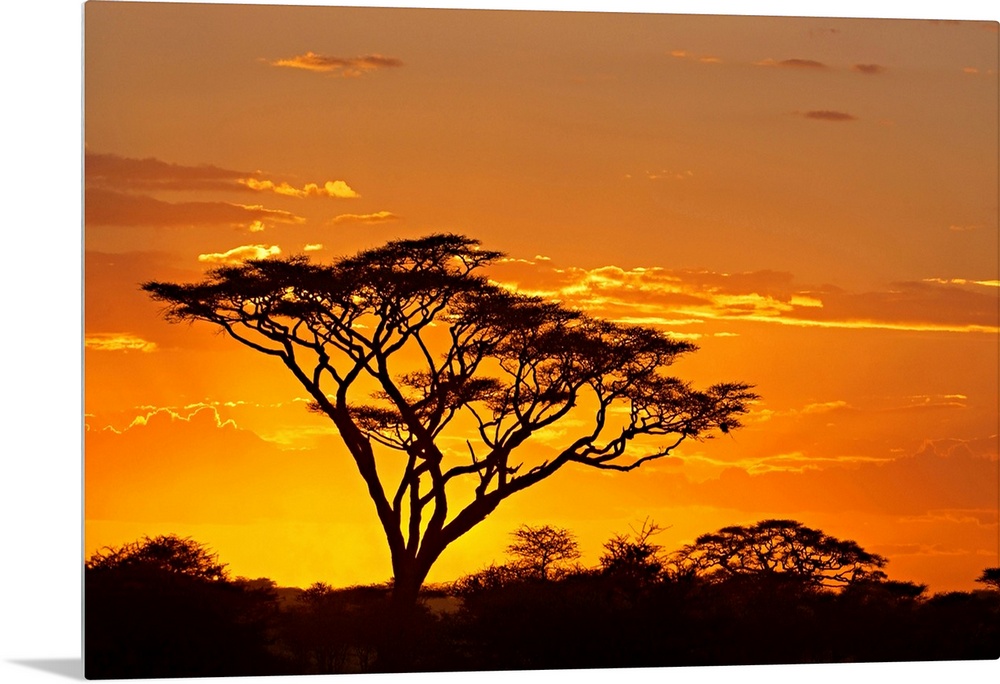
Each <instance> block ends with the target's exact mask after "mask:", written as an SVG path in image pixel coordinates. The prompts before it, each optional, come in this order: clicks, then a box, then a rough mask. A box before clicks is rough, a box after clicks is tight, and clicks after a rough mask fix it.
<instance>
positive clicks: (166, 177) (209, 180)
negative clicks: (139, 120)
mask: <svg viewBox="0 0 1000 684" xmlns="http://www.w3.org/2000/svg"><path fill="white" fill-rule="evenodd" d="M84 178H85V181H86V184H87V187H89V188H104V189H110V190H116V191H126V192H130V193H131V192H143V193H155V192H161V191H196V190H206V191H219V190H237V191H240V192H247V191H252V192H271V193H275V194H277V195H284V196H286V197H300V198H303V197H335V198H341V199H343V198H355V197H359V196H360V195H358V193H357V192H356V191H355V190H354V189H353V188H352V187H351V186H350V185H348V183H347V181H344V180H328V181H325V182H322V183H307V184H305V185H304V186H302V187H296V186H294V185H292V184H290V183H288V182H286V181H281V182H276V181H273V180H269V179H267V178H265V177H264V174H263V172H261V171H253V172H250V171H238V170H235V169H224V168H220V167H218V166H212V165H208V164H201V165H197V166H186V165H183V164H173V163H169V162H165V161H162V160H159V159H155V158H152V157H149V158H146V159H133V158H129V157H122V156H119V155H116V154H99V153H95V152H87V153H86V156H85V161H84Z"/></svg>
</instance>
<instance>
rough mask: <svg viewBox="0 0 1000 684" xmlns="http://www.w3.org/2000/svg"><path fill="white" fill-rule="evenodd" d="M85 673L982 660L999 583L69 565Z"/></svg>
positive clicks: (998, 645)
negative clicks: (81, 570)
mask: <svg viewBox="0 0 1000 684" xmlns="http://www.w3.org/2000/svg"><path fill="white" fill-rule="evenodd" d="M85 583H86V587H85V590H86V594H85V596H86V606H85V615H86V618H85V620H86V624H85V629H86V633H85V639H86V646H85V669H86V676H87V677H88V678H90V679H103V678H140V677H192V676H222V675H269V674H284V675H288V674H319V673H350V672H380V671H400V670H404V671H454V670H511V669H554V668H591V667H601V668H606V667H619V668H620V667H669V666H689V665H698V666H710V665H734V664H738V665H747V664H778V663H782V664H783V663H835V662H871V661H914V660H953V659H960V660H974V659H996V658H998V657H1000V591H997V590H995V589H992V588H990V589H984V590H978V591H974V592H952V593H946V594H937V595H933V596H927V595H926V594H925V592H924V590H923V587H920V586H917V585H913V584H910V583H905V582H892V581H886V580H878V581H859V582H855V583H852V584H850V585H849V586H846V587H844V588H841V589H837V590H831V589H826V588H824V587H822V586H817V585H816V584H814V583H810V582H805V581H802V580H801V579H797V578H790V577H786V576H781V575H769V576H768V575H760V576H743V577H731V578H728V579H722V580H720V579H718V578H715V579H711V580H709V579H705V578H700V577H686V578H669V577H666V576H663V575H655V576H651V575H642V574H639V575H637V574H635V573H628V572H609V571H607V569H602V570H581V569H577V570H573V571H566V572H563V573H560V574H559V575H557V576H556V577H554V578H553V577H549V578H546V579H542V578H539V577H537V576H530V575H524V574H522V575H518V574H517V573H504V572H493V573H488V572H487V573H480V574H479V575H477V576H474V577H473V578H472V579H471V580H470V578H466V581H464V582H459V583H456V586H455V587H448V588H438V589H434V590H426V591H425V592H424V594H423V596H422V600H421V602H420V605H419V606H418V607H417V609H416V610H415V611H414V612H413V614H412V615H411V616H410V617H409V618H408V619H405V620H404V619H402V618H401V617H400V615H399V613H398V610H397V611H392V610H390V608H389V601H388V597H389V587H388V586H386V585H380V586H369V587H354V588H350V589H342V590H335V589H332V588H330V587H328V586H325V585H322V584H317V585H314V586H313V587H310V588H309V589H307V590H298V589H279V588H276V587H275V586H274V585H273V583H271V582H270V581H269V580H253V581H248V580H244V579H237V580H230V579H228V578H226V577H225V576H224V575H223V574H221V573H219V574H216V575H213V574H212V573H208V574H205V573H202V574H201V575H198V574H189V573H185V572H176V571H171V570H170V569H164V568H159V567H148V566H142V565H140V566H122V567H110V568H107V567H105V568H88V569H87V570H86V579H85Z"/></svg>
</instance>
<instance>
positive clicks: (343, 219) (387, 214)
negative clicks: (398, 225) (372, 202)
mask: <svg viewBox="0 0 1000 684" xmlns="http://www.w3.org/2000/svg"><path fill="white" fill-rule="evenodd" d="M397 220H399V216H397V215H396V214H393V213H392V212H391V211H377V212H375V213H374V214H340V215H339V216H335V217H333V218H332V219H330V223H383V222H385V221H397Z"/></svg>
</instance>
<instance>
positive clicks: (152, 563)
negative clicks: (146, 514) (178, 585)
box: [84, 534, 227, 581]
mask: <svg viewBox="0 0 1000 684" xmlns="http://www.w3.org/2000/svg"><path fill="white" fill-rule="evenodd" d="M84 567H85V568H86V569H87V570H90V571H96V572H100V571H109V570H123V569H126V568H135V569H140V570H141V569H146V570H153V571H163V572H170V573H176V574H179V575H187V576H189V577H194V578H196V579H201V580H210V581H222V580H226V579H227V573H226V568H225V564H224V563H219V560H218V556H217V555H216V554H215V553H214V552H212V551H210V550H209V549H208V548H207V547H206V546H205V545H204V544H201V543H199V542H196V541H194V540H192V539H189V538H187V537H178V536H177V535H173V534H168V535H160V536H157V537H143V538H142V539H140V540H138V541H134V542H129V543H127V544H122V545H121V546H118V547H107V548H104V549H101V550H100V551H97V552H96V553H94V554H93V555H91V557H90V558H89V559H88V560H87V562H86V564H85V566H84Z"/></svg>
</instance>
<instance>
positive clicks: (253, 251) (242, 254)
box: [198, 245, 281, 265]
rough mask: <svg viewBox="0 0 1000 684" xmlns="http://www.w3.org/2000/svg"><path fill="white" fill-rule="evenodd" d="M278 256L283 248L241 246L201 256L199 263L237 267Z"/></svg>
mask: <svg viewBox="0 0 1000 684" xmlns="http://www.w3.org/2000/svg"><path fill="white" fill-rule="evenodd" d="M278 254H281V248H280V247H278V246H277V245H241V246H240V247H233V248H232V249H231V250H229V251H227V252H219V253H214V254H199V255H198V261H201V262H202V263H206V264H226V265H235V264H240V263H242V262H244V261H247V260H248V259H266V258H267V257H270V256H276V255H278Z"/></svg>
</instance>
